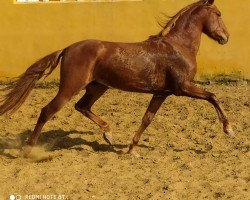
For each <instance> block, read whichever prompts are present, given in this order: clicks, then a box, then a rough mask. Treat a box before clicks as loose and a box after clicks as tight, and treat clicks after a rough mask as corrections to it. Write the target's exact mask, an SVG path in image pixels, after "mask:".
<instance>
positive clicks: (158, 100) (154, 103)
mask: <svg viewBox="0 0 250 200" xmlns="http://www.w3.org/2000/svg"><path fill="white" fill-rule="evenodd" d="M167 96H168V95H163V96H161V95H154V96H153V98H152V99H151V101H150V103H149V106H148V108H147V111H146V113H145V114H144V116H143V118H142V123H141V126H140V128H139V129H138V130H137V132H136V134H135V135H134V137H133V140H132V142H131V144H130V145H129V150H128V153H131V152H132V151H133V149H134V147H135V146H136V145H137V144H138V142H139V140H140V138H141V135H142V133H143V132H144V130H145V129H146V128H147V127H148V126H149V124H150V123H151V121H152V120H153V118H154V116H155V113H156V112H157V110H158V109H159V108H160V106H161V105H162V103H163V102H164V100H165V99H166V97H167Z"/></svg>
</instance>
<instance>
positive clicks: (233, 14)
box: [0, 0, 250, 79]
mask: <svg viewBox="0 0 250 200" xmlns="http://www.w3.org/2000/svg"><path fill="white" fill-rule="evenodd" d="M192 2H193V0H142V1H136V2H116V3H108V2H106V3H100V2H99V3H63V4H60V3H53V4H52V3H50V4H47V3H38V4H13V0H0V78H3V77H15V76H17V75H19V74H20V73H22V72H23V71H24V70H25V69H26V68H27V67H28V66H29V65H30V64H32V63H33V62H34V61H35V60H37V59H38V58H41V57H43V56H45V55H46V54H48V53H50V52H52V51H55V50H57V49H60V48H63V47H65V46H67V45H69V44H71V43H73V42H76V41H79V40H83V39H90V38H95V39H101V40H110V41H125V42H133V41H141V40H144V39H146V38H147V37H148V36H149V35H152V34H156V33H158V31H159V30H160V27H159V26H158V24H157V22H156V21H157V20H161V19H163V16H162V15H161V13H165V14H168V15H173V14H175V13H176V12H177V11H178V10H180V9H181V8H182V7H183V6H185V5H187V4H190V3H192ZM215 2H216V5H217V6H218V7H219V8H220V10H221V12H222V14H223V19H224V21H225V23H226V25H227V27H228V29H229V32H230V34H231V37H230V41H229V43H228V44H227V45H226V46H220V45H218V44H217V43H216V42H214V41H212V40H210V39H208V38H207V37H206V36H204V37H203V38H202V44H201V49H200V52H199V56H198V64H199V66H198V76H197V77H198V78H201V77H204V76H210V75H215V74H229V75H231V74H236V75H240V76H243V77H244V78H247V79H250V68H249V66H248V65H249V64H250V56H248V52H250V45H249V41H250V40H249V38H248V37H249V36H250V26H249V24H250V13H249V8H250V1H249V0H247V1H246V0H239V1H235V0H215ZM57 73H58V72H57ZM54 77H58V74H54Z"/></svg>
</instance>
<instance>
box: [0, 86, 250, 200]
mask: <svg viewBox="0 0 250 200" xmlns="http://www.w3.org/2000/svg"><path fill="white" fill-rule="evenodd" d="M202 87H205V88H207V89H208V90H209V91H212V92H214V93H216V94H217V96H218V98H219V99H220V100H221V102H222V105H223V106H224V108H225V110H226V112H227V113H228V116H229V118H230V120H231V122H232V126H233V128H234V130H235V132H236V133H237V138H234V139H232V138H229V137H227V136H226V135H225V134H224V133H223V131H222V125H221V124H220V122H219V120H218V118H217V115H216V112H215V110H214V109H213V107H212V106H211V105H210V104H209V103H207V102H205V101H201V100H193V99H189V98H184V97H175V96H171V97H169V98H168V99H167V100H166V102H165V103H164V104H163V106H162V107H161V109H160V110H159V112H158V113H157V115H156V117H155V119H154V121H153V122H152V124H151V125H150V126H149V128H148V129H147V130H146V131H145V133H144V135H143V137H142V139H141V141H140V145H139V147H138V148H137V152H138V153H139V154H140V155H141V157H139V158H137V157H135V156H132V155H128V154H125V152H126V151H127V145H128V144H129V143H130V141H131V139H132V137H133V135H134V132H135V131H136V129H137V128H138V126H139V124H140V121H141V118H142V116H143V114H144V111H145V110H146V107H147V105H148V102H149V100H150V98H151V95H147V94H135V93H126V92H122V91H117V90H109V91H108V92H107V93H106V94H105V95H104V96H103V97H102V98H101V99H100V100H99V101H98V102H97V103H96V104H95V106H94V107H93V111H94V112H95V113H97V114H98V115H99V116H101V117H102V118H103V119H105V120H106V121H107V122H109V124H110V126H111V127H112V130H113V138H114V143H115V145H114V149H112V148H110V147H109V146H108V145H107V144H106V143H105V141H104V140H103V138H102V132H101V131H100V130H99V128H98V127H97V126H96V125H95V124H93V123H92V122H91V121H89V120H88V119H87V118H85V117H84V116H82V115H81V114H80V113H78V112H77V111H75V110H74V106H73V105H74V103H75V102H76V101H77V99H79V98H80V97H81V95H82V94H81V95H80V94H79V95H77V96H76V97H75V98H74V99H73V100H72V101H71V102H70V103H68V104H67V105H66V106H65V107H64V108H63V109H62V110H61V111H60V112H59V113H57V114H56V116H55V117H54V118H53V119H52V120H51V121H49V122H48V123H47V124H46V126H45V127H44V129H43V135H42V136H41V138H40V141H39V144H38V147H37V148H35V149H34V150H33V151H32V153H31V156H30V158H23V157H21V156H20V148H21V147H22V145H23V143H24V141H25V139H26V138H27V136H28V135H29V134H30V133H31V130H32V129H33V127H34V125H35V123H36V120H37V118H38V115H39V113H40V109H41V108H42V107H43V106H44V105H46V104H47V103H48V102H49V101H50V100H51V99H52V98H53V97H54V96H55V94H56V92H57V88H52V89H34V90H33V92H32V94H31V95H30V97H29V98H28V99H27V101H26V102H25V104H24V105H23V106H22V107H21V108H20V109H19V110H18V111H17V112H16V113H15V114H13V115H11V116H8V115H5V116H1V117H0V199H9V196H10V194H15V195H17V194H19V195H22V199H32V198H33V199H35V197H34V196H25V195H47V196H46V198H47V199H49V198H50V199H100V200H125V199H129V200H133V199H142V200H144V199H180V200H183V199H184V200H186V199H209V200H210V199H240V200H247V199H250V153H249V150H250V143H249V142H250V121H249V119H250V86H249V85H247V84H237V85H210V86H202ZM49 195H55V196H49ZM63 195H65V196H63ZM36 199H38V198H36ZM43 199H45V196H44V198H43Z"/></svg>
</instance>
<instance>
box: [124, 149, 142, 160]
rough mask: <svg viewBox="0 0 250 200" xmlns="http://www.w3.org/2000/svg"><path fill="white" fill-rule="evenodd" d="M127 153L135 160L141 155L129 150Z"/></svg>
mask: <svg viewBox="0 0 250 200" xmlns="http://www.w3.org/2000/svg"><path fill="white" fill-rule="evenodd" d="M127 153H128V154H130V155H132V156H133V157H135V158H140V157H141V155H140V154H139V153H137V152H136V151H135V150H129V151H128V152H127Z"/></svg>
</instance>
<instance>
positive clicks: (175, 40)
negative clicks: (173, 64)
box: [166, 19, 202, 57]
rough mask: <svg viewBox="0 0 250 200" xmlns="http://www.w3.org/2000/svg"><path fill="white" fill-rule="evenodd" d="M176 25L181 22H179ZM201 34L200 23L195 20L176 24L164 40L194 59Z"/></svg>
mask: <svg viewBox="0 0 250 200" xmlns="http://www.w3.org/2000/svg"><path fill="white" fill-rule="evenodd" d="M178 23H182V22H181V21H180V22H178ZM187 23H188V24H187ZM201 34H202V25H201V23H200V22H199V21H197V19H196V20H195V19H193V20H192V19H191V20H190V21H189V20H187V21H186V23H183V24H181V25H178V24H176V26H175V27H174V28H173V29H172V30H170V31H169V33H168V34H167V35H166V38H167V40H168V41H170V42H171V43H172V45H174V46H176V47H178V48H179V49H181V50H182V49H183V50H184V51H186V52H189V53H190V54H191V55H192V56H194V57H196V55H197V53H198V50H199V47H200V40H201Z"/></svg>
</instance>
